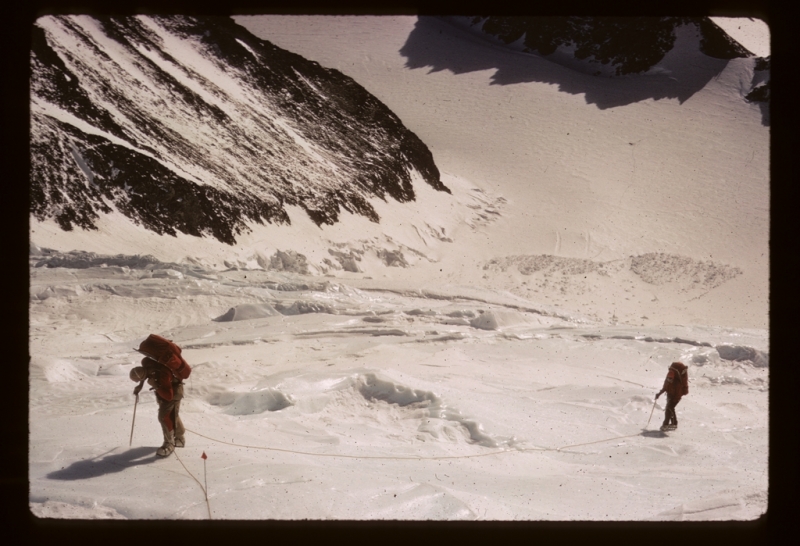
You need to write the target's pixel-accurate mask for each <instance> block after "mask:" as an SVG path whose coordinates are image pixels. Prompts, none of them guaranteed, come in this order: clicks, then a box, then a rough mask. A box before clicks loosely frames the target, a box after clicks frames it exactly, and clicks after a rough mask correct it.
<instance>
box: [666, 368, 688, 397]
mask: <svg viewBox="0 0 800 546" xmlns="http://www.w3.org/2000/svg"><path fill="white" fill-rule="evenodd" d="M669 369H670V371H672V372H674V375H675V378H674V379H673V385H674V387H673V389H674V393H675V395H679V396H683V395H684V394H689V368H688V367H687V366H686V364H684V363H683V362H673V363H672V365H671V366H670V367H669Z"/></svg>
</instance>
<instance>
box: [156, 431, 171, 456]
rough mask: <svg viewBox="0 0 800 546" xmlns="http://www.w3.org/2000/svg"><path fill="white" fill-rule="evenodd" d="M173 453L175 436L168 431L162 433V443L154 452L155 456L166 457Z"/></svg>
mask: <svg viewBox="0 0 800 546" xmlns="http://www.w3.org/2000/svg"><path fill="white" fill-rule="evenodd" d="M173 451H175V435H174V433H173V432H172V431H171V430H170V431H168V432H164V443H163V444H162V445H161V447H159V448H158V449H157V450H156V455H158V456H159V457H166V456H167V455H169V454H170V453H172V452H173Z"/></svg>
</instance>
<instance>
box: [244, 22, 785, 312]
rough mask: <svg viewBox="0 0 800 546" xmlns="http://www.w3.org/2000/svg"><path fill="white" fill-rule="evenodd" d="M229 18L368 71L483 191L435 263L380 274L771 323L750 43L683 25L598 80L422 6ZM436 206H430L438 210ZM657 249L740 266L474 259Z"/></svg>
mask: <svg viewBox="0 0 800 546" xmlns="http://www.w3.org/2000/svg"><path fill="white" fill-rule="evenodd" d="M237 21H238V22H240V23H241V24H242V25H245V26H247V27H248V28H249V29H250V30H251V31H252V32H253V33H255V34H257V35H259V36H261V37H269V38H270V39H271V40H273V41H274V42H275V43H277V44H279V45H280V46H281V47H286V48H288V49H291V50H292V51H296V52H298V53H300V54H301V55H303V56H305V57H308V58H311V59H315V60H316V61H318V62H320V63H321V64H322V65H324V66H329V67H332V68H337V69H339V70H341V71H342V72H344V73H346V74H347V75H349V76H351V77H353V78H354V79H356V80H357V81H360V82H363V84H364V86H365V87H366V88H367V89H368V90H369V91H370V92H371V93H373V94H374V95H375V96H377V97H378V98H379V99H380V100H381V101H382V102H384V103H385V104H387V105H388V106H389V107H390V108H391V109H392V111H394V112H396V113H397V114H398V116H399V117H400V118H401V119H402V120H403V122H404V123H405V124H406V125H407V126H408V127H409V128H410V129H411V130H413V131H414V133H415V134H417V135H419V136H420V138H422V139H423V141H424V142H425V143H426V144H427V145H428V146H429V147H430V149H431V151H432V152H433V155H434V158H435V160H436V164H437V165H438V166H439V168H440V170H441V171H442V173H443V177H444V179H445V180H446V181H449V180H451V179H452V178H449V177H457V179H458V180H461V181H462V183H461V184H460V185H458V184H456V183H455V182H453V183H450V182H447V183H448V186H449V187H451V188H453V191H454V196H455V195H457V194H459V190H458V187H462V188H464V189H465V190H467V191H466V192H465V193H466V195H470V196H472V197H475V196H480V197H481V199H482V200H483V202H484V203H485V204H484V205H483V206H482V210H481V211H480V216H476V219H479V220H480V221H479V222H475V221H470V222H469V225H468V224H467V223H464V222H462V223H456V224H455V225H454V226H453V227H452V229H450V228H448V231H447V236H448V237H450V238H451V239H452V240H453V241H454V242H453V244H447V243H442V244H439V246H438V247H437V256H438V257H439V261H438V262H434V263H429V262H421V263H420V265H419V266H417V267H416V268H415V270H414V271H411V270H404V271H393V272H392V276H394V277H397V275H406V276H408V277H409V278H412V277H413V276H416V277H417V278H422V279H427V280H428V281H429V282H430V283H431V284H441V283H469V284H473V285H479V286H487V287H492V288H498V287H503V288H505V289H508V290H511V291H513V292H514V293H517V294H520V295H522V296H524V297H527V298H533V299H536V300H540V301H546V302H548V303H551V304H555V305H562V306H566V307H568V308H571V309H576V310H577V309H582V310H583V312H585V313H587V314H596V315H597V316H599V317H603V318H605V319H612V318H614V317H616V318H619V319H620V320H625V321H634V322H637V323H639V322H640V321H641V322H644V323H645V324H647V323H648V320H657V321H664V322H667V323H684V322H685V321H690V322H693V323H694V322H699V323H704V324H728V325H738V326H751V327H762V328H765V327H766V325H767V323H768V309H769V306H768V301H769V300H768V292H769V291H768V288H769V281H768V279H769V248H768V241H769V128H768V127H767V126H765V125H764V124H763V123H762V106H761V105H759V104H756V103H752V102H749V101H748V100H746V98H745V96H746V94H747V93H749V92H750V90H751V87H752V83H753V78H754V73H755V74H757V73H758V71H757V70H756V69H757V68H758V67H759V66H760V64H759V60H758V59H757V58H755V57H747V58H735V59H730V60H725V59H717V58H713V57H709V56H707V55H705V54H704V53H703V52H702V51H701V50H700V41H701V38H702V37H701V34H700V33H699V31H698V30H697V28H696V27H695V26H694V25H682V26H679V27H676V28H675V29H674V32H675V42H674V46H673V48H672V49H671V50H669V51H668V52H667V53H666V54H665V55H664V58H663V59H661V61H660V62H659V63H658V64H656V65H655V66H654V67H653V68H651V69H650V70H649V71H648V72H647V73H644V74H627V75H624V76H614V77H597V76H593V75H591V74H587V73H586V71H582V70H575V69H574V68H571V67H567V66H564V65H563V64H559V63H555V62H552V60H550V59H547V58H543V57H541V56H539V55H534V54H530V53H524V52H519V51H514V50H513V49H512V48H510V47H508V46H506V45H504V44H493V43H491V41H489V40H487V39H486V38H485V37H481V36H478V35H476V34H475V32H473V31H471V30H464V29H463V27H461V28H459V27H458V26H457V25H453V24H452V22H451V21H450V20H445V19H439V18H433V17H420V18H411V17H405V18H403V17H395V18H386V17H365V18H356V19H353V18H347V17H290V16H283V17H266V18H255V17H254V18H249V17H238V18H237ZM365 52H367V53H365ZM767 108H768V107H767ZM470 187H472V188H474V190H471V189H469V188H470ZM476 190H480V191H476ZM473 205H477V203H474V204H473ZM415 206H416V204H415ZM435 210H436V211H437V216H436V218H437V220H439V219H444V218H446V217H447V214H448V210H449V209H446V208H442V207H439V208H438V209H435ZM476 212H478V211H476ZM430 244H431V245H433V244H434V242H431V243H430ZM466 249H469V250H466ZM425 250H426V251H427V250H428V249H425ZM657 255H664V256H665V259H666V261H667V262H668V264H672V265H674V266H675V267H679V269H683V270H684V273H685V274H686V275H688V276H687V277H686V279H689V278H690V277H692V276H693V273H690V272H689V269H693V268H695V267H697V268H699V269H698V271H699V270H700V269H705V268H706V267H709V266H710V264H711V263H713V264H714V265H713V268H716V267H719V268H725V269H726V270H729V271H731V272H733V271H740V272H741V273H740V274H738V275H736V276H735V278H729V280H728V281H727V282H725V283H722V284H720V285H717V286H716V287H715V288H713V289H710V290H709V287H707V286H705V283H702V282H701V283H693V282H692V281H690V282H689V284H688V285H684V286H683V288H680V287H678V286H676V285H674V284H671V283H665V284H659V285H655V284H651V283H647V282H642V281H641V279H640V278H639V277H638V275H636V274H635V272H633V271H632V270H631V269H630V267H627V268H626V267H623V268H621V269H620V273H619V274H618V275H613V274H610V275H609V277H605V276H602V275H598V274H597V273H596V272H594V273H593V272H588V273H581V274H580V275H578V274H577V273H574V274H573V273H572V272H573V271H578V270H580V271H583V268H577V269H575V268H574V267H572V266H568V265H564V266H563V267H562V266H561V265H559V266H558V267H555V269H550V268H545V269H544V270H541V271H540V272H538V273H536V274H534V275H526V274H524V273H522V272H521V271H520V270H519V269H518V268H517V267H516V266H512V267H509V268H508V269H507V271H506V272H504V273H503V274H501V275H492V274H489V273H487V271H486V270H485V269H484V267H485V266H487V265H488V264H490V263H494V262H493V260H499V261H500V262H501V263H506V260H508V259H511V258H512V257H516V258H514V259H523V260H540V261H543V262H544V261H546V258H544V257H545V256H556V257H558V258H559V259H571V258H575V259H580V260H590V261H592V262H594V263H593V264H592V265H591V268H592V269H596V268H597V267H598V266H599V265H600V264H601V263H604V262H609V261H613V260H622V261H623V262H626V263H627V261H630V260H632V259H633V258H634V257H636V256H651V257H652V256H657ZM519 257H523V258H519ZM687 258H688V259H689V260H690V262H691V264H692V265H688V264H689V263H690V262H687V261H686V259H687ZM657 261H658V260H656V261H655V262H653V264H654V267H657V265H656V264H657ZM705 262H708V263H706V265H702V264H703V263H705ZM679 264H687V265H686V266H683V265H679ZM423 266H424V267H425V268H426V269H425V270H422V269H421V267H423ZM614 267H617V266H614ZM664 267H666V268H670V267H672V266H671V265H666V264H665V266H664ZM684 267H688V268H689V269H684ZM526 271H527V269H526ZM708 271H710V270H708ZM676 273H677V272H676ZM682 282H683V281H681V283H682ZM679 284H680V283H679ZM687 288H691V289H690V290H688V291H684V290H685V289H687ZM587 294H594V295H596V296H597V297H594V298H592V297H586V296H587ZM623 316H624V319H623V318H622V317H623Z"/></svg>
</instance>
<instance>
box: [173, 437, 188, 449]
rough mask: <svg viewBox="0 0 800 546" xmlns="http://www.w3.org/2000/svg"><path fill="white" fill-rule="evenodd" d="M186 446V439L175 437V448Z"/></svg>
mask: <svg viewBox="0 0 800 546" xmlns="http://www.w3.org/2000/svg"><path fill="white" fill-rule="evenodd" d="M185 445H186V438H185V437H184V436H175V447H184V446H185Z"/></svg>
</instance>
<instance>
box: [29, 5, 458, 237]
mask: <svg viewBox="0 0 800 546" xmlns="http://www.w3.org/2000/svg"><path fill="white" fill-rule="evenodd" d="M415 173H417V174H418V175H419V176H420V177H421V178H422V179H423V180H424V181H425V182H427V183H428V184H430V185H431V186H432V187H433V188H435V189H436V190H439V191H443V192H448V193H449V191H450V190H449V189H448V188H447V187H446V186H445V185H444V184H443V183H442V182H441V180H440V175H439V171H438V169H437V167H436V165H435V164H434V162H433V157H432V155H431V153H430V151H429V150H428V148H427V146H426V145H425V144H424V143H423V142H422V141H421V140H420V139H419V138H418V137H417V136H416V135H415V134H413V133H412V132H411V131H409V130H408V129H407V128H406V127H404V125H403V124H402V122H401V121H400V120H399V119H398V117H397V116H396V115H395V114H393V113H392V112H391V111H390V110H389V109H388V108H387V107H386V106H385V105H384V104H383V103H381V102H380V101H379V100H378V99H376V98H375V97H374V96H372V95H371V94H370V93H368V92H367V91H366V90H365V89H364V88H363V87H362V86H360V85H359V84H358V83H356V82H355V81H354V80H352V79H351V78H349V77H347V76H345V75H343V74H342V73H341V72H339V71H337V70H333V69H326V68H323V67H322V66H320V65H319V64H318V63H316V62H313V61H309V60H307V59H305V58H303V57H300V56H299V55H296V54H293V53H290V52H288V51H285V50H283V49H281V48H279V47H276V46H274V45H273V44H271V43H270V42H268V41H266V40H262V39H259V38H256V37H255V36H253V35H252V34H251V33H250V32H248V31H247V30H246V29H244V28H243V27H241V26H239V25H237V24H236V23H235V22H234V21H233V20H231V19H229V18H202V17H183V16H180V17H150V16H132V17H102V16H46V17H42V18H40V19H38V20H37V22H36V24H35V25H34V27H33V37H32V52H31V181H30V192H31V213H32V215H33V216H34V217H35V218H36V219H38V220H45V219H48V218H52V219H54V220H55V221H56V222H58V224H59V225H60V226H61V228H62V229H64V230H71V229H73V228H74V227H75V226H78V227H81V228H83V229H94V228H95V221H96V220H97V218H98V217H99V214H101V213H110V212H112V211H113V210H114V209H116V210H118V211H119V212H121V213H122V214H124V215H125V216H127V217H129V218H131V219H132V220H133V221H134V222H136V223H139V224H141V225H143V226H145V227H146V228H148V229H150V230H152V231H154V232H156V233H159V234H165V233H166V234H172V235H175V234H176V233H177V232H182V233H186V234H189V235H194V236H212V237H214V238H216V239H218V240H220V241H223V242H225V243H228V244H234V243H235V242H236V237H237V235H239V234H241V233H242V232H244V231H247V230H248V227H247V223H248V222H258V223H263V222H264V221H266V222H269V223H277V224H288V223H290V219H289V215H288V213H287V210H286V207H287V206H297V207H300V208H302V209H303V210H305V212H306V213H307V214H308V215H309V216H310V217H311V219H312V220H313V221H314V222H315V223H316V224H317V225H322V224H333V223H335V222H337V220H338V219H339V214H340V213H341V211H342V210H346V211H349V212H352V213H356V214H361V215H364V216H366V217H367V218H369V219H370V220H372V221H375V222H377V221H379V217H378V214H377V212H376V211H375V209H374V208H373V206H372V205H371V204H370V202H369V199H370V198H373V197H376V196H377V197H379V198H381V199H384V200H386V199H387V196H388V197H391V198H393V199H395V200H397V201H399V202H408V201H411V200H414V199H415V193H414V189H413V186H412V183H411V179H412V176H414V175H415Z"/></svg>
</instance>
